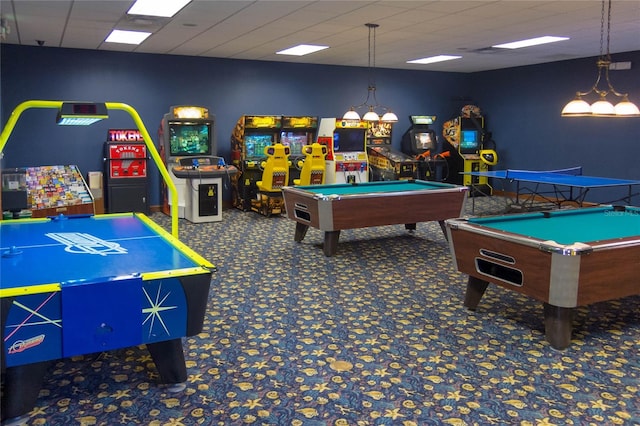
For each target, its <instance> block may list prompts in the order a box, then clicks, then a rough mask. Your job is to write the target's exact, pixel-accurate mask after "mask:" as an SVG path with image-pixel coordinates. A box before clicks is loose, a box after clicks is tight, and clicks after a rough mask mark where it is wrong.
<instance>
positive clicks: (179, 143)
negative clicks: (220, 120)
mask: <svg viewBox="0 0 640 426" xmlns="http://www.w3.org/2000/svg"><path fill="white" fill-rule="evenodd" d="M211 138H212V134H211V123H210V122H207V123H197V122H187V121H179V122H178V121H173V122H172V121H170V122H169V155H170V156H171V157H188V156H199V155H213V152H212V151H213V148H212V143H211Z"/></svg>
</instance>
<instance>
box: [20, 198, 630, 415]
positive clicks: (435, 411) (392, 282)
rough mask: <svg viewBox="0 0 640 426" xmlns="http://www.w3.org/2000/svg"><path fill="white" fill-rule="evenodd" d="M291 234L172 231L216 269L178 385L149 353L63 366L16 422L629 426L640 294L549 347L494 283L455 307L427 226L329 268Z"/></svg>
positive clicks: (138, 350)
mask: <svg viewBox="0 0 640 426" xmlns="http://www.w3.org/2000/svg"><path fill="white" fill-rule="evenodd" d="M480 202H482V200H478V203H480ZM484 202H486V201H484ZM478 203H476V213H478V208H479V207H478ZM364 214H366V213H364ZM152 218H153V219H154V220H155V221H156V222H158V223H159V224H161V225H162V226H164V227H165V228H167V229H168V228H169V227H170V219H169V218H168V217H167V216H164V215H162V214H160V213H156V214H153V215H152ZM294 228H295V225H294V222H292V221H290V220H289V219H287V218H285V217H271V218H266V217H263V216H261V215H259V214H257V213H253V212H246V213H245V212H241V211H239V210H235V209H232V210H225V211H224V214H223V222H218V223H209V224H198V225H195V224H191V223H189V222H187V221H185V220H182V219H181V220H180V238H181V239H182V240H183V241H184V242H185V243H187V244H188V245H189V246H190V247H191V248H193V249H194V250H196V251H197V252H199V253H200V254H202V255H203V256H204V257H206V258H207V259H209V260H210V261H211V262H213V263H214V264H215V265H216V266H217V267H218V271H217V272H216V273H215V274H214V283H213V286H212V290H211V292H210V299H209V307H208V312H207V315H206V318H205V325H204V330H203V333H201V334H200V335H198V336H197V337H192V338H187V339H185V341H184V348H185V356H186V358H187V367H188V371H189V379H188V382H187V387H186V389H185V390H183V391H180V392H172V391H171V388H170V387H167V386H159V385H158V384H157V382H156V381H155V379H156V374H155V367H154V365H153V362H152V361H151V358H150V356H149V354H148V352H147V351H146V349H145V348H144V346H142V347H134V348H128V349H125V350H119V351H113V352H108V353H102V354H94V355H91V356H81V357H76V358H72V359H65V360H61V361H58V362H55V363H52V367H51V369H50V372H49V373H48V374H47V376H46V378H45V382H44V383H43V388H42V391H41V393H40V397H39V399H38V401H37V406H36V407H35V409H34V410H33V411H32V412H31V413H29V417H28V419H27V420H26V422H25V423H24V424H28V425H173V426H176V425H293V426H298V425H299V426H303V425H304V426H320V425H322V426H325V425H327V426H328V425H335V426H342V425H405V426H409V425H491V424H495V425H505V424H514V425H632V424H640V359H639V353H640V318H639V316H638V312H640V297H631V298H626V299H623V300H617V301H612V302H607V303H600V304H596V305H592V306H589V307H587V308H581V309H579V310H578V312H577V316H576V321H575V326H574V337H573V341H572V345H571V346H570V347H569V348H568V349H567V350H565V351H555V350H552V349H551V347H550V346H549V344H547V343H546V341H545V339H544V331H543V327H544V326H543V318H542V307H541V305H540V304H539V303H536V302H534V301H533V300H532V299H528V298H526V297H523V296H520V295H519V294H518V293H515V292H509V291H505V290H503V289H500V288H498V287H495V286H490V287H489V289H488V290H487V293H486V294H485V296H484V297H483V299H482V301H481V303H480V306H479V308H478V310H477V311H476V312H475V313H474V312H470V311H467V310H466V309H465V308H464V307H463V306H462V298H463V295H464V288H465V283H466V277H464V276H462V275H461V274H459V273H457V272H456V271H455V270H454V269H453V266H452V263H451V260H450V258H449V252H448V247H447V245H446V241H445V239H444V236H443V234H442V232H441V230H440V228H439V226H438V224H437V223H427V224H419V225H418V229H417V230H416V231H415V232H408V231H405V229H404V227H403V226H401V225H398V226H386V227H377V228H370V229H360V230H350V231H343V232H342V234H341V236H340V243H339V245H338V253H337V255H336V256H334V257H331V258H327V257H325V256H324V254H323V252H322V248H321V245H322V239H323V238H322V234H321V233H320V232H319V231H317V230H315V229H309V231H308V233H307V236H306V237H305V239H304V240H303V241H302V242H301V243H295V242H294V241H293V233H294ZM614 282H615V278H614V277H612V284H614Z"/></svg>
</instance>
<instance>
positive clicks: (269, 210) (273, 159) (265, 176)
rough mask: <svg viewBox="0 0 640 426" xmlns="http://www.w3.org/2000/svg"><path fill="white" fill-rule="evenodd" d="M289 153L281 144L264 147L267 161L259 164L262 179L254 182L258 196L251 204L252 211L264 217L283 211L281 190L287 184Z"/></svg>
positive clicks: (287, 148) (286, 147)
mask: <svg viewBox="0 0 640 426" xmlns="http://www.w3.org/2000/svg"><path fill="white" fill-rule="evenodd" d="M289 152H290V149H289V147H288V146H284V145H282V144H281V143H276V144H274V145H270V146H267V147H265V149H264V154H265V155H266V156H267V159H266V161H264V162H262V163H261V166H262V169H263V171H262V179H261V180H259V181H257V182H256V186H257V187H258V195H257V198H256V199H255V200H252V202H251V208H252V210H254V211H257V212H258V213H261V214H263V215H265V216H271V215H272V214H274V213H277V214H280V213H282V211H283V210H284V200H283V198H282V188H283V187H284V186H287V185H288V184H289Z"/></svg>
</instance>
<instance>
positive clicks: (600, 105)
mask: <svg viewBox="0 0 640 426" xmlns="http://www.w3.org/2000/svg"><path fill="white" fill-rule="evenodd" d="M591 113H592V114H593V115H605V116H613V115H615V114H616V110H615V108H614V107H613V105H612V104H611V102H609V101H607V100H606V99H605V98H604V97H602V98H600V100H598V101H596V102H594V103H593V104H591Z"/></svg>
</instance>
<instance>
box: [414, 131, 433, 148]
mask: <svg viewBox="0 0 640 426" xmlns="http://www.w3.org/2000/svg"><path fill="white" fill-rule="evenodd" d="M414 143H415V150H416V151H427V150H431V151H435V149H436V135H435V132H420V133H415V134H414Z"/></svg>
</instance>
